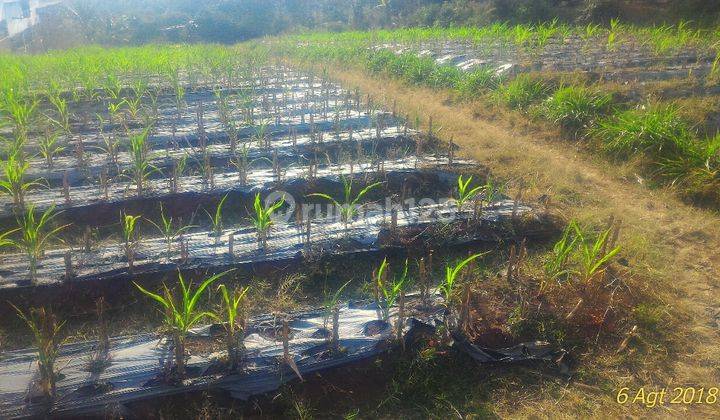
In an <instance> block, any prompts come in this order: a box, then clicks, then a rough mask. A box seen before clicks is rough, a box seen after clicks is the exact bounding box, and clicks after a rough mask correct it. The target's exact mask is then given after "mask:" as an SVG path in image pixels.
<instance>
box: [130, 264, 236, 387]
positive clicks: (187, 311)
mask: <svg viewBox="0 0 720 420" xmlns="http://www.w3.org/2000/svg"><path fill="white" fill-rule="evenodd" d="M230 271H232V270H230ZM230 271H225V272H222V273H219V274H216V275H214V276H212V277H209V278H207V279H205V280H203V281H202V282H201V283H200V286H198V288H197V289H195V290H193V284H192V282H190V283H188V284H186V283H185V280H184V279H183V276H182V273H180V272H179V271H178V283H179V284H180V293H179V294H177V293H173V291H171V290H170V289H169V288H168V287H167V286H166V285H165V284H163V286H162V288H163V291H162V295H159V294H155V293H152V292H150V291H148V290H146V289H144V288H143V287H142V286H140V285H139V284H137V283H135V282H133V284H135V287H137V288H138V290H140V292H142V293H143V294H144V295H145V296H147V297H149V298H151V299H153V300H154V301H156V302H157V303H158V304H159V305H160V307H161V312H162V314H163V315H164V324H165V328H166V332H167V333H168V334H169V335H170V336H171V337H172V340H173V345H174V350H175V366H176V369H177V374H178V375H179V376H180V377H182V376H184V375H185V338H186V337H187V334H188V332H189V331H190V329H191V328H192V327H193V326H195V325H196V324H197V323H198V322H200V321H202V320H203V319H206V318H212V317H213V316H214V314H213V313H211V312H207V311H198V310H197V309H196V306H197V304H198V301H199V300H200V298H201V297H202V295H203V293H204V292H205V289H207V287H208V286H210V285H211V284H212V283H213V282H215V281H216V280H218V279H219V278H221V277H222V276H224V275H225V274H227V273H229V272H230Z"/></svg>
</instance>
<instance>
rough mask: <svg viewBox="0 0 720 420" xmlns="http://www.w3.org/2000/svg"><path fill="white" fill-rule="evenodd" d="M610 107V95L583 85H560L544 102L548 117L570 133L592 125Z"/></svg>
mask: <svg viewBox="0 0 720 420" xmlns="http://www.w3.org/2000/svg"><path fill="white" fill-rule="evenodd" d="M611 107H612V95H610V94H607V93H600V92H597V91H595V90H593V89H591V88H587V87H584V86H565V87H562V88H560V89H558V90H556V91H555V93H553V94H552V96H550V97H549V98H548V99H547V100H546V101H545V103H544V111H545V114H546V115H547V117H548V119H550V120H551V121H553V122H555V123H557V124H559V125H560V126H561V127H562V128H563V129H565V130H567V131H569V132H571V133H572V134H578V133H579V132H580V131H581V130H584V129H587V128H590V127H592V126H593V123H594V122H595V121H596V120H597V118H599V117H601V116H603V115H606V114H608V113H609V112H610V111H611Z"/></svg>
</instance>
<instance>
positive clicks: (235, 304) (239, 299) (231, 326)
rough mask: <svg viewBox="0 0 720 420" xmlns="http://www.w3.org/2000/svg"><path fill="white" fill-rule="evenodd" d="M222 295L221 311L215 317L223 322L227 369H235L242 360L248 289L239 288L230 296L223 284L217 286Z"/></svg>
mask: <svg viewBox="0 0 720 420" xmlns="http://www.w3.org/2000/svg"><path fill="white" fill-rule="evenodd" d="M218 290H220V293H221V294H222V309H221V311H219V313H217V314H216V315H215V317H216V318H217V319H219V320H222V321H223V326H224V327H225V334H226V340H227V352H228V367H229V368H230V370H234V369H237V368H238V367H239V365H240V361H241V359H242V352H243V349H244V346H243V344H242V340H243V338H244V331H245V325H246V317H247V313H246V312H247V293H248V290H250V288H249V287H240V288H238V289H235V291H234V292H233V293H232V294H231V293H230V292H228V290H227V287H225V285H224V284H221V285H220V286H218Z"/></svg>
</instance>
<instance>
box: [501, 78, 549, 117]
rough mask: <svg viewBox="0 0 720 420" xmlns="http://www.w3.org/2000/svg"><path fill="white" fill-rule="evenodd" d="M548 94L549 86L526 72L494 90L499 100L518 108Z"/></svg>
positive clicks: (523, 108) (521, 108)
mask: <svg viewBox="0 0 720 420" xmlns="http://www.w3.org/2000/svg"><path fill="white" fill-rule="evenodd" d="M548 94H549V88H548V86H547V85H545V83H543V82H542V81H540V80H536V79H534V78H532V77H531V76H529V75H526V74H523V75H520V76H518V77H516V78H515V79H513V80H511V81H509V82H506V83H504V84H502V85H500V86H499V87H498V89H497V91H496V92H495V96H496V98H497V100H498V101H499V102H501V103H503V104H505V105H507V106H508V107H510V108H512V109H519V110H526V109H527V108H528V107H529V106H530V105H532V104H533V103H536V102H538V101H540V100H542V99H544V98H546V97H547V95H548Z"/></svg>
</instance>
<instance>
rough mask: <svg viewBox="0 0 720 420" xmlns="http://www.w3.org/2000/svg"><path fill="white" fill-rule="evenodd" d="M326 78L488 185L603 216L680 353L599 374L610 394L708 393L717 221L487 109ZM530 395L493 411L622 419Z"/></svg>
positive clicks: (587, 396) (568, 213) (575, 402)
mask: <svg viewBox="0 0 720 420" xmlns="http://www.w3.org/2000/svg"><path fill="white" fill-rule="evenodd" d="M331 75H332V76H333V77H334V78H336V79H338V80H339V81H341V82H342V83H343V84H344V85H345V86H348V87H356V86H357V87H359V88H360V89H361V90H362V91H363V92H365V93H369V94H371V95H372V96H374V100H376V101H382V102H384V103H385V105H386V106H392V101H393V100H397V106H398V109H399V110H401V112H402V113H405V114H408V115H410V117H411V119H412V118H413V116H415V115H419V116H421V118H422V120H423V121H424V122H427V120H428V118H427V117H428V116H432V117H433V124H434V125H435V126H441V127H442V131H441V132H440V135H441V137H443V138H445V139H448V138H451V137H452V138H453V139H454V141H455V143H457V144H458V145H460V146H462V147H463V150H462V153H464V154H465V155H467V156H469V157H472V158H474V159H476V160H478V161H479V162H481V163H482V164H485V165H488V166H489V167H490V169H491V170H492V172H493V173H494V174H495V176H498V177H502V178H504V179H506V180H511V181H512V184H513V185H515V186H519V185H522V186H523V187H524V190H525V192H526V194H525V197H528V198H530V199H534V198H537V197H539V196H541V195H543V194H548V195H550V196H551V197H552V202H553V203H554V204H555V208H556V209H557V210H558V211H560V212H561V213H562V214H563V215H564V216H565V217H567V218H568V219H569V218H574V219H577V220H579V221H581V222H584V223H588V224H594V225H599V224H602V223H604V221H605V220H607V219H608V218H609V217H610V216H611V215H614V216H616V217H618V218H621V219H622V220H623V226H624V227H623V237H622V239H621V243H622V245H623V248H624V251H623V255H624V256H625V257H626V258H627V259H628V262H629V267H630V272H631V274H632V275H633V278H635V279H636V280H635V281H633V282H632V283H631V284H630V286H631V288H632V289H635V290H641V291H642V292H644V293H647V294H650V295H654V296H657V297H658V298H659V299H660V300H661V301H663V302H664V303H666V305H667V307H668V308H669V312H670V314H671V317H672V318H673V319H674V320H676V322H675V323H674V325H679V326H680V328H678V329H677V331H674V332H672V333H671V335H672V336H673V339H674V341H676V342H677V343H678V345H679V348H680V352H679V355H678V356H677V357H674V356H673V359H672V360H671V362H672V366H671V369H670V371H665V369H664V367H662V366H655V365H654V361H655V360H656V359H654V358H653V357H648V361H647V362H646V363H645V364H642V365H641V366H637V367H636V369H635V370H633V371H628V370H623V369H621V368H617V369H616V370H614V371H606V372H599V374H601V375H602V376H605V377H607V378H608V379H609V380H611V381H612V382H613V383H614V384H615V385H616V386H618V387H619V386H623V385H624V384H630V383H635V384H644V385H646V386H650V387H660V386H670V387H672V386H682V385H695V386H706V387H708V386H716V385H717V384H718V380H719V378H720V374H719V372H720V362H718V360H720V346H717V339H718V329H717V327H716V324H715V322H716V321H715V319H714V316H715V314H716V313H718V311H720V299H719V298H720V280H718V279H719V276H718V274H720V252H718V251H717V250H718V249H720V218H719V217H718V215H717V214H715V213H713V212H711V211H708V210H702V209H698V208H694V207H691V206H689V205H686V204H684V203H682V202H681V201H679V200H678V199H677V198H676V196H675V194H674V193H673V192H672V191H670V190H664V189H663V190H660V189H650V188H648V187H647V186H646V185H645V182H644V181H643V180H642V179H641V178H640V177H638V176H637V175H635V173H634V171H633V170H632V168H633V165H631V164H628V165H625V166H622V167H618V166H613V165H610V164H608V163H607V161H604V160H603V159H601V158H598V157H597V156H592V155H591V154H588V153H586V152H584V151H582V150H581V149H580V148H577V147H575V146H574V145H572V144H570V143H568V142H561V141H558V138H559V137H560V135H559V133H558V132H556V131H554V130H552V129H550V128H549V127H546V126H542V125H538V124H535V123H530V122H528V121H527V118H526V117H524V116H520V115H519V114H516V113H512V112H507V111H502V110H498V109H495V108H494V107H493V106H492V105H491V104H489V103H488V102H486V101H481V102H475V103H456V102H454V101H453V100H452V99H451V97H450V95H449V93H447V92H438V91H433V90H429V89H424V88H418V87H414V86H413V87H408V86H404V85H403V84H401V83H399V82H395V81H392V80H388V79H384V78H371V77H369V76H368V75H367V74H365V73H363V72H359V71H357V72H355V71H341V70H331ZM478 116H482V118H478ZM637 279H642V280H637ZM641 334H642V332H641ZM655 351H659V352H662V351H664V350H663V348H658V349H656V350H655ZM616 362H617V361H616V360H613V358H612V357H607V358H605V359H604V360H598V366H602V368H611V366H613V364H617V363H616ZM529 392H530V391H529V390H524V391H523V393H529ZM536 395H537V398H532V400H531V401H525V402H524V403H521V404H515V403H513V402H512V399H510V395H508V396H507V397H508V399H507V400H506V403H505V404H502V405H501V406H499V407H498V409H499V411H500V412H501V413H502V412H505V413H506V414H511V415H513V416H518V415H520V416H527V415H529V416H533V417H535V416H540V417H541V418H544V417H548V416H552V417H555V416H558V415H559V416H560V417H573V416H577V415H579V416H593V415H598V414H602V415H604V416H608V415H618V416H619V415H624V414H628V409H627V408H622V407H619V406H618V405H617V404H615V403H614V402H613V399H612V398H611V395H608V394H607V393H603V394H602V395H597V393H593V392H590V391H588V389H586V388H583V387H574V388H570V389H565V388H560V389H558V387H557V386H556V385H553V384H549V385H547V387H542V388H541V389H540V390H538V392H537V394H536ZM525 400H527V398H526V399H525ZM715 408H716V407H709V406H704V407H703V406H666V407H664V408H659V409H654V410H641V409H636V410H632V411H635V412H636V413H637V414H640V413H642V414H645V415H653V416H661V417H662V416H680V415H688V414H689V415H693V416H695V415H697V416H700V415H701V414H703V413H709V412H712V410H713V409H715ZM548 410H552V411H548Z"/></svg>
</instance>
